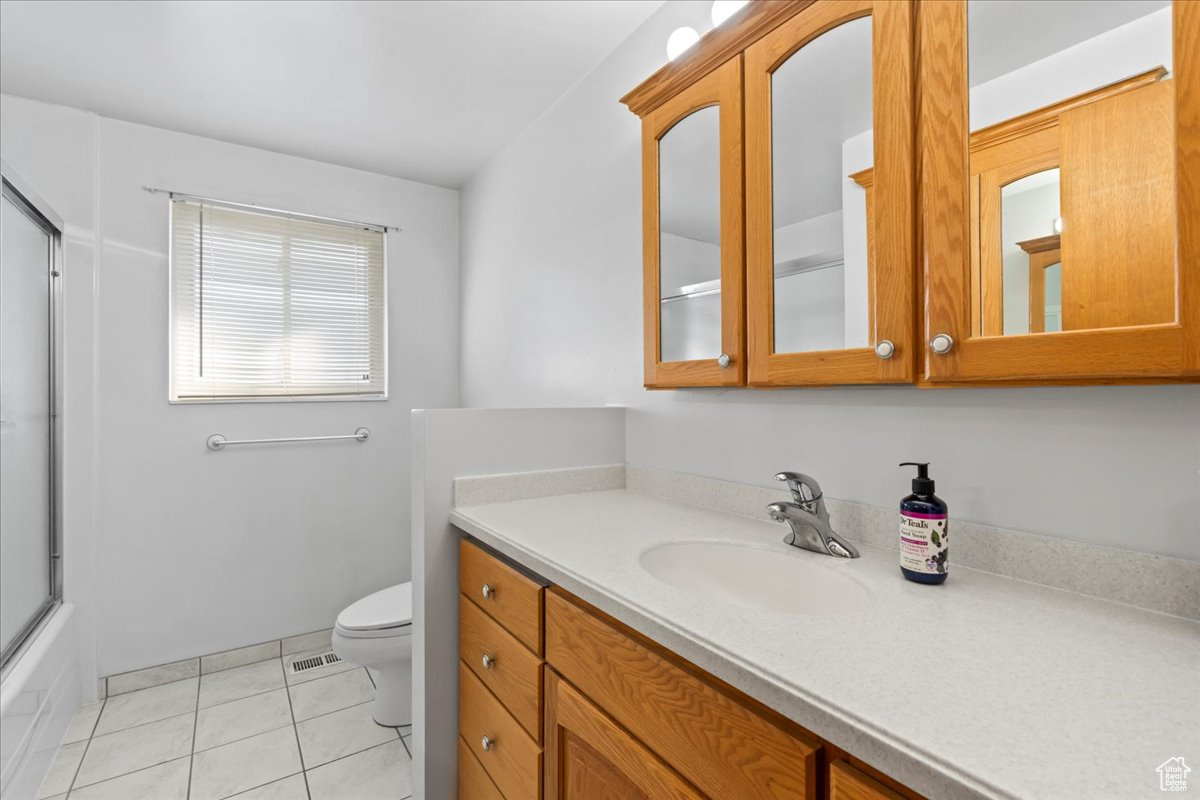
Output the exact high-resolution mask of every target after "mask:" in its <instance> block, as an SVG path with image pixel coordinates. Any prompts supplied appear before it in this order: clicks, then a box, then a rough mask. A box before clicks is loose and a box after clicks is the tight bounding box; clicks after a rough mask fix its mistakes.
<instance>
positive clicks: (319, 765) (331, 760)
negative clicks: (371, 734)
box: [305, 726, 411, 796]
mask: <svg viewBox="0 0 1200 800" xmlns="http://www.w3.org/2000/svg"><path fill="white" fill-rule="evenodd" d="M381 727H382V726H381ZM389 744H392V742H380V743H379V744H373V745H371V746H370V747H364V748H363V749H362V750H355V751H354V752H353V753H346V755H344V756H338V757H337V758H333V759H330V760H329V761H326V762H324V763H323V764H317V765H316V766H315V767H313V768H312V770H313V771H315V770H318V769H321V768H323V767H327V766H329V765H330V764H336V763H337V762H339V761H344V760H346V759H347V758H350V756H357V755H359V754H361V753H365V752H367V751H368V750H374V749H375V748H377V747H387V746H388V745H389ZM400 744H401V745H403V744H404V741H403V740H401V741H400ZM405 749H406V750H407V749H408V748H405ZM308 771H309V770H305V774H307V773H308ZM306 780H307V778H306ZM410 796H411V795H410Z"/></svg>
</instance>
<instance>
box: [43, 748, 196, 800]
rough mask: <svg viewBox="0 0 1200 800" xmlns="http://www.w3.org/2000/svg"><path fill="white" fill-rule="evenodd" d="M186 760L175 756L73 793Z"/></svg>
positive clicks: (87, 785)
mask: <svg viewBox="0 0 1200 800" xmlns="http://www.w3.org/2000/svg"><path fill="white" fill-rule="evenodd" d="M185 758H188V756H186V755H184V756H175V757H174V758H168V759H167V760H166V761H159V762H156V763H154V764H148V765H146V766H144V767H138V768H137V769H131V770H130V771H129V772H122V773H121V774H120V775H113V776H112V777H111V778H105V779H104V780H102V781H96V782H95V783H89V784H86V785H84V786H74V787H72V791H74V790H75V789H79V790H80V791H82V790H84V789H91V788H92V787H94V786H103V785H104V784H106V783H108V782H110V781H115V780H117V779H118V778H125V777H128V776H130V775H136V774H137V773H139V772H145V771H146V770H148V769H155V768H156V767H161V766H163V765H164V764H173V763H175V762H176V761H182V760H183V759H185ZM68 794H69V793H68ZM53 797H58V795H53ZM44 800H50V799H49V798H44Z"/></svg>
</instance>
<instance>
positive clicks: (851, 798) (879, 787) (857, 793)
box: [829, 759, 904, 800]
mask: <svg viewBox="0 0 1200 800" xmlns="http://www.w3.org/2000/svg"><path fill="white" fill-rule="evenodd" d="M829 800H904V797H903V796H902V795H900V794H897V793H896V792H893V791H892V790H891V789H889V788H888V787H886V786H884V785H883V784H882V783H880V782H879V781H877V780H875V779H874V778H872V777H871V776H869V775H867V774H866V773H865V772H862V771H860V770H857V769H855V768H854V767H852V766H850V765H849V764H847V763H846V762H845V761H842V760H841V759H838V760H836V761H832V762H830V764H829Z"/></svg>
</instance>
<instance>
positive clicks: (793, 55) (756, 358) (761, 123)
mask: <svg viewBox="0 0 1200 800" xmlns="http://www.w3.org/2000/svg"><path fill="white" fill-rule="evenodd" d="M912 14H913V6H912V4H906V3H889V2H871V0H858V1H857V2H856V1H854V0H851V1H850V2H846V1H845V0H842V1H840V2H833V1H832V0H817V2H815V3H813V4H812V5H810V6H808V7H807V8H805V9H804V10H802V11H800V12H799V13H798V14H796V15H795V16H794V17H792V18H791V19H789V20H788V21H787V22H785V23H784V24H782V25H780V26H779V27H778V28H776V29H775V30H773V31H772V32H770V33H769V34H767V35H766V36H765V37H763V38H762V39H760V40H759V41H758V42H756V43H755V44H753V45H751V46H750V47H749V48H748V49H747V50H746V184H747V220H746V236H747V242H746V244H747V292H748V298H749V303H748V326H749V353H750V377H749V380H750V383H752V384H759V385H783V384H792V385H797V384H830V383H886V382H905V381H911V380H912V379H913V377H914V365H915V361H914V357H913V353H914V348H913V346H912V343H913V331H914V324H913V315H912V300H913V269H914V250H913V243H914V238H913V236H914V233H913V231H914V219H915V217H914V214H915V209H914V203H913V180H914V177H913V176H914V158H913V154H914V145H913V130H914V129H913V105H912V80H913V62H912V50H911V46H910V42H911V39H912V32H913V17H912Z"/></svg>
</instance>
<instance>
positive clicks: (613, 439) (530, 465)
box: [412, 408, 625, 800]
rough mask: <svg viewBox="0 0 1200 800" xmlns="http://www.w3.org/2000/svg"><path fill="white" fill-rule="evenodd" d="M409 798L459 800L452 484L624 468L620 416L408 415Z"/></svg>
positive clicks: (582, 411) (593, 412) (594, 411)
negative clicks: (410, 498)
mask: <svg viewBox="0 0 1200 800" xmlns="http://www.w3.org/2000/svg"><path fill="white" fill-rule="evenodd" d="M412 428H413V449H412V464H413V468H412V475H413V480H412V495H413V505H412V529H413V531H414V536H413V563H414V564H416V565H420V568H418V569H417V570H416V571H415V572H414V574H413V631H414V634H413V731H414V736H413V739H412V741H413V747H414V749H413V797H420V798H429V799H430V800H433V798H440V797H456V796H457V792H456V791H455V781H456V779H457V769H456V763H457V755H456V752H457V750H456V742H457V741H458V671H457V669H456V664H457V663H458V622H457V620H458V534H457V532H456V529H455V528H454V527H452V526H451V525H450V522H449V519H448V518H449V516H450V509H451V508H452V506H453V500H454V491H453V489H454V483H453V482H454V478H456V477H461V476H467V475H491V474H496V473H502V472H528V471H532V470H544V469H566V468H570V467H585V466H591V465H594V464H619V463H621V462H623V461H624V460H625V413H624V410H623V409H620V408H570V409H556V410H544V409H484V410H472V409H453V410H445V409H443V410H418V411H414V412H413V415H412Z"/></svg>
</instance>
